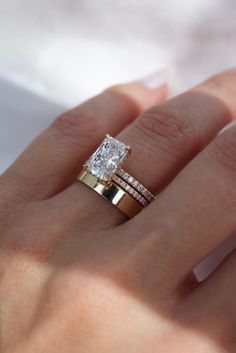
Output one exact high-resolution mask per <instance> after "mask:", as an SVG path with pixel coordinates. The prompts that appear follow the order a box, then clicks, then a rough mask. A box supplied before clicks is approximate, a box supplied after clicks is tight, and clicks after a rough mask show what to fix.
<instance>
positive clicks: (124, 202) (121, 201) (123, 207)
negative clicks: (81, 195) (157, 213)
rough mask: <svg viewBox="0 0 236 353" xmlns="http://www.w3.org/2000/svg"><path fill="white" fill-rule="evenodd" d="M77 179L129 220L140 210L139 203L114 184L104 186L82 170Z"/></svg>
mask: <svg viewBox="0 0 236 353" xmlns="http://www.w3.org/2000/svg"><path fill="white" fill-rule="evenodd" d="M78 179H79V180H80V181H81V182H82V183H84V184H85V185H87V186H89V187H90V188H91V189H93V190H94V191H96V192H97V193H98V194H99V195H101V196H103V197H104V198H105V199H107V200H108V201H110V202H111V203H112V204H113V205H114V206H116V207H117V208H118V209H119V210H120V211H122V212H123V213H125V214H126V216H128V217H129V218H132V217H134V216H136V214H138V213H139V212H140V211H141V210H142V206H141V205H140V203H139V202H138V201H136V200H135V199H134V198H133V197H132V196H130V195H129V194H128V193H127V192H126V191H125V190H123V189H122V188H120V187H119V186H118V185H116V184H115V183H114V182H110V183H109V184H107V185H105V184H103V183H101V182H100V181H99V179H98V178H97V177H96V176H94V175H92V174H90V173H89V172H88V171H87V170H82V171H81V173H80V174H79V176H78Z"/></svg>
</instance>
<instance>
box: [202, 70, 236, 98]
mask: <svg viewBox="0 0 236 353" xmlns="http://www.w3.org/2000/svg"><path fill="white" fill-rule="evenodd" d="M235 80H236V70H229V71H226V72H224V73H220V74H217V75H215V76H213V77H211V78H210V79H208V80H207V81H206V82H205V85H206V87H208V88H210V89H211V90H213V91H217V92H219V91H220V92H226V93H229V94H230V93H234V95H235V88H234V87H235V85H234V82H235ZM232 89H233V91H234V92H232Z"/></svg>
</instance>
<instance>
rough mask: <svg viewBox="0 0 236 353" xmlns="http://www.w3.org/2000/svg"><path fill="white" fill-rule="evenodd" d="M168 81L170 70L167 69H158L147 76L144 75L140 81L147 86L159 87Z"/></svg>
mask: <svg viewBox="0 0 236 353" xmlns="http://www.w3.org/2000/svg"><path fill="white" fill-rule="evenodd" d="M167 81H168V71H167V70H166V69H162V70H158V71H156V72H154V73H152V74H151V75H148V76H147V77H144V78H143V79H142V80H140V82H141V83H142V84H143V85H144V86H145V87H147V88H151V89H152V88H153V89H154V88H158V87H160V86H162V85H164V84H165V83H167Z"/></svg>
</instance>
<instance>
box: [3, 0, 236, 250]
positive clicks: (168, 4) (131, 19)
mask: <svg viewBox="0 0 236 353" xmlns="http://www.w3.org/2000/svg"><path fill="white" fill-rule="evenodd" d="M235 18H236V2H235V1H234V0H163V1H156V0H145V1H138V0H119V1H111V0H110V1H109V0H99V1H94V0H50V1H46V0H34V1H32V0H1V2H0V43H1V44H0V172H1V171H3V170H4V169H5V168H6V167H7V166H8V165H9V163H11V161H12V160H13V159H14V158H15V157H16V156H17V155H18V154H19V153H20V152H21V150H22V149H23V148H24V147H25V146H26V145H27V144H28V143H29V142H30V140H31V139H32V138H33V137H34V136H35V135H36V134H38V133H39V132H40V131H41V130H42V129H43V128H44V127H46V126H47V125H48V124H49V122H50V121H51V120H52V119H53V118H54V116H56V115H57V114H58V113H59V112H61V111H63V110H64V109H65V108H67V107H70V106H72V105H75V104H78V103H79V102H80V101H81V100H83V99H85V98H87V97H89V96H90V95H92V94H95V93H97V92H98V91H100V90H101V89H103V88H104V87H106V86H108V85H110V84H114V83H117V82H122V81H127V80H130V79H137V78H139V77H143V76H145V75H146V74H149V73H150V72H152V71H156V70H157V69H159V68H162V67H167V69H169V72H170V74H171V75H170V85H171V89H172V93H173V94H175V93H178V92H181V91H182V90H184V89H186V88H188V87H190V86H191V85H193V84H195V83H197V82H198V81H200V80H201V79H204V78H206V77H207V76H209V75H211V74H212V73H214V72H217V71H219V70H222V69H225V68H227V67H230V66H235V64H236V41H235V39H236V21H235ZM233 241H234V240H233ZM226 246H228V245H226ZM230 246H232V241H231V243H230Z"/></svg>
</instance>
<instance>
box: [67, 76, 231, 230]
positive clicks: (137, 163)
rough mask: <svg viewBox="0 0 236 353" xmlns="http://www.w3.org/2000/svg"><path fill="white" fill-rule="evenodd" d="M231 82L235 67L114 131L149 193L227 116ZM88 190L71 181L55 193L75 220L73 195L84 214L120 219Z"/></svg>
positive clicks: (208, 138) (200, 146) (76, 208)
mask: <svg viewBox="0 0 236 353" xmlns="http://www.w3.org/2000/svg"><path fill="white" fill-rule="evenodd" d="M235 86H236V70H231V71H227V72H225V73H223V74H220V75H217V76H215V77H213V78H211V79H209V80H207V81H206V82H204V83H203V84H201V85H199V86H197V87H195V88H194V89H192V90H190V91H189V92H186V93H184V94H182V95H180V96H178V97H176V98H173V99H171V100H169V101H166V102H165V103H162V104H161V105H159V106H156V107H154V108H151V109H149V110H147V111H146V112H144V113H143V114H141V115H140V116H139V117H138V118H137V119H136V120H135V121H134V122H133V123H131V124H130V125H129V126H128V127H127V128H125V129H124V130H123V131H122V132H121V133H120V134H119V135H118V139H119V140H121V141H123V142H125V143H126V144H128V145H131V148H132V151H133V152H132V155H131V157H130V158H129V159H128V161H127V163H126V165H127V168H126V169H127V170H128V172H130V173H131V174H132V175H133V176H134V177H135V178H137V179H138V180H139V181H140V182H141V183H143V184H144V185H145V186H147V187H148V188H149V189H151V191H152V192H154V193H155V192H158V191H160V190H161V189H163V188H164V187H165V186H166V185H167V184H168V183H169V182H170V181H171V180H172V179H173V178H174V177H175V176H176V174H177V173H178V172H179V171H180V169H181V168H183V166H184V165H185V164H186V163H188V162H189V160H190V159H192V158H193V157H194V156H195V155H196V154H197V153H198V152H199V151H200V150H202V149H203V148H204V146H205V145H206V144H208V143H209V142H210V141H211V140H212V139H213V138H214V137H215V135H216V134H217V133H218V132H219V131H220V130H221V128H223V126H225V125H226V124H227V123H228V122H230V120H232V117H233V115H235V113H236V103H235V96H234V89H235ZM89 192H90V191H88V189H87V188H85V187H84V186H83V185H80V187H78V185H77V184H76V185H73V186H72V187H70V188H69V189H68V190H66V191H65V193H64V194H63V195H62V196H60V197H62V198H63V199H64V202H63V203H62V204H68V205H70V206H69V207H70V212H71V214H74V217H76V218H77V216H78V213H81V207H83V206H84V205H82V203H80V202H78V198H82V199H83V200H84V201H83V204H84V203H85V200H86V199H87V200H86V206H85V208H86V209H89V210H90V211H91V212H90V213H89V217H91V214H92V215H95V218H96V219H98V222H96V223H97V224H99V222H100V223H101V224H102V223H104V222H105V224H106V222H107V223H108V226H110V225H111V224H116V223H117V222H120V221H121V220H122V219H124V218H123V217H122V216H121V215H120V213H119V212H118V211H115V210H114V209H113V208H112V207H111V206H110V205H109V204H107V203H106V202H105V200H102V198H101V197H100V201H99V196H98V195H94V194H95V193H93V195H90V194H89ZM88 195H89V197H88ZM101 205H102V207H101ZM108 215H109V216H108ZM110 215H111V217H110ZM77 219H78V218H77ZM102 220H103V221H102Z"/></svg>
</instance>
